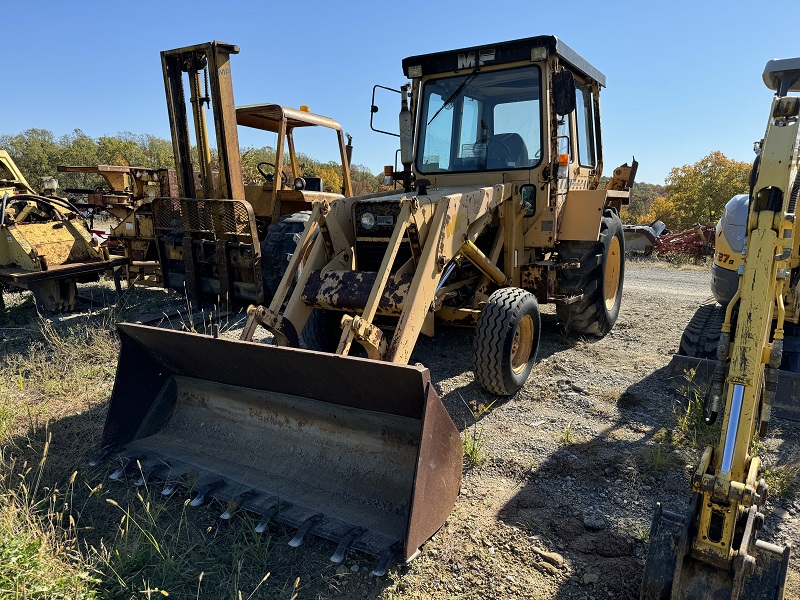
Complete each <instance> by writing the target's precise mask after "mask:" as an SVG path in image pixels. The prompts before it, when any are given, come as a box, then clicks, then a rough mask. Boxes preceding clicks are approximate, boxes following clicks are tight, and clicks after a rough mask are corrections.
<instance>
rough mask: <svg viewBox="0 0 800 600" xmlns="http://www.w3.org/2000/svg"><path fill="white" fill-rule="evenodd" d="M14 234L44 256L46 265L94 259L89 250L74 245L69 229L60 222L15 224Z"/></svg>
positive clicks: (80, 245)
mask: <svg viewBox="0 0 800 600" xmlns="http://www.w3.org/2000/svg"><path fill="white" fill-rule="evenodd" d="M15 230H16V234H17V235H19V236H21V237H22V238H24V239H25V241H26V242H27V243H28V244H29V245H30V246H31V247H32V248H33V249H34V250H35V251H36V254H37V255H38V256H44V257H45V259H46V260H47V264H48V265H53V266H55V265H63V264H64V263H66V262H68V261H73V262H75V261H82V260H91V259H92V258H95V257H94V256H92V255H91V254H90V252H89V248H87V247H86V246H84V245H83V244H80V243H77V244H76V243H75V241H76V240H75V238H74V236H73V235H72V232H70V230H69V228H68V227H67V226H66V225H65V224H64V223H63V222H61V221H50V222H47V223H17V224H16V226H15Z"/></svg>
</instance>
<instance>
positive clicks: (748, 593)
mask: <svg viewBox="0 0 800 600" xmlns="http://www.w3.org/2000/svg"><path fill="white" fill-rule="evenodd" d="M764 80H765V82H767V84H768V86H770V87H771V88H772V89H774V90H775V91H776V95H775V97H774V99H773V102H772V106H771V109H770V116H769V121H768V123H767V131H766V135H765V138H764V142H763V147H762V155H761V161H760V166H759V168H758V172H757V174H756V180H755V185H754V187H753V191H752V194H751V196H750V206H749V216H748V220H747V244H746V247H745V251H744V263H743V265H742V266H741V267H740V269H739V272H738V275H739V285H738V291H737V292H736V294H735V295H734V297H733V299H732V300H731V301H730V303H729V304H728V306H727V309H726V312H725V318H724V321H723V324H722V331H721V335H720V338H719V340H720V341H719V345H718V348H717V359H718V362H717V365H716V369H715V372H714V375H713V378H712V382H711V388H710V403H711V407H710V415H709V418H708V419H707V421H709V424H711V423H713V422H714V421H715V420H716V418H717V416H718V415H719V413H720V410H721V409H720V407H721V406H724V410H722V415H721V416H722V428H721V434H720V438H719V441H718V442H717V444H716V445H715V446H709V447H707V448H706V449H705V451H704V452H703V455H702V458H701V460H700V464H699V465H698V467H697V469H696V471H695V472H694V474H693V475H692V479H691V486H692V492H693V500H692V503H691V507H690V511H689V514H688V515H686V516H681V515H677V514H674V513H670V512H668V511H665V510H663V509H662V508H661V506H660V505H659V506H658V507H657V509H656V514H655V516H654V519H653V525H652V528H651V547H650V553H649V556H648V561H647V566H646V568H645V577H644V581H643V584H642V595H641V597H642V598H643V599H656V598H657V599H666V598H673V599H677V598H714V599H717V598H719V599H722V598H725V599H728V598H730V599H731V600H736V599H738V598H742V599H746V600H751V599H753V598H770V599H774V600H780V599H781V598H783V587H784V582H785V579H786V571H787V567H788V560H789V548H784V547H779V546H775V545H773V544H768V543H766V542H764V541H762V540H758V539H757V537H758V530H759V529H760V527H761V525H762V524H763V522H764V514H763V513H762V512H761V510H762V508H763V505H764V502H765V501H766V495H767V485H766V483H765V481H764V480H763V479H762V478H761V472H762V469H761V463H760V459H759V457H758V456H754V455H753V454H751V450H752V441H753V439H754V437H755V436H757V435H758V436H764V435H765V434H766V431H767V428H768V425H769V421H770V417H771V410H772V405H773V404H774V402H775V399H776V392H777V389H778V378H779V368H780V365H781V360H782V357H783V338H784V324H785V323H786V319H787V317H788V318H791V319H792V320H794V321H796V320H797V317H798V315H797V309H796V305H795V304H794V301H793V302H792V303H790V305H789V306H788V307H787V302H786V299H787V296H791V297H792V298H795V297H796V296H795V295H793V294H790V293H789V292H790V289H789V287H790V284H791V281H792V278H791V272H792V268H793V267H794V268H796V267H797V266H798V264H799V263H798V256H797V246H796V244H795V214H794V213H795V205H796V200H797V198H796V197H793V189H794V185H793V183H794V181H795V179H796V177H797V160H798V155H797V153H798V124H799V119H800V97H796V96H790V95H789V92H790V91H796V90H800V59H791V60H784V61H770V63H768V65H767V70H766V71H765V74H764ZM787 308H788V309H789V310H788V311H787ZM723 401H724V404H723Z"/></svg>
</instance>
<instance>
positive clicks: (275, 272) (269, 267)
mask: <svg viewBox="0 0 800 600" xmlns="http://www.w3.org/2000/svg"><path fill="white" fill-rule="evenodd" d="M310 217H311V211H308V210H303V211H300V212H296V213H293V214H290V215H283V216H282V217H281V218H280V219H278V222H277V223H273V224H272V225H270V226H269V229H268V230H267V235H266V237H264V240H263V241H262V242H261V285H262V288H263V290H264V305H265V306H269V303H270V302H272V298H273V296H275V292H276V291H277V290H278V286H279V285H280V284H281V279H283V274H284V272H285V271H286V267H288V266H289V258H290V257H291V255H292V254H293V253H294V251H295V249H296V248H297V243H298V241H299V237H300V234H301V233H303V229H305V226H306V223H308V219H309V218H310Z"/></svg>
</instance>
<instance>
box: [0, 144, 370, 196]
mask: <svg viewBox="0 0 800 600" xmlns="http://www.w3.org/2000/svg"><path fill="white" fill-rule="evenodd" d="M0 148H3V149H5V150H7V151H8V153H9V154H10V155H11V158H12V159H13V160H14V162H15V163H16V164H17V166H18V167H19V169H20V171H22V174H23V175H25V178H26V179H27V180H28V183H29V184H30V185H31V186H32V187H33V188H34V189H40V187H41V180H42V178H45V177H56V178H57V179H58V181H59V187H60V188H61V189H66V188H94V187H96V186H98V185H103V184H104V180H103V179H102V178H100V177H99V176H96V175H86V174H83V173H57V170H56V167H57V166H58V165H72V166H94V165H122V166H130V167H142V168H148V169H172V168H174V164H175V163H174V156H173V153H172V142H171V141H169V140H165V139H163V138H159V137H156V136H153V135H149V134H135V133H130V132H127V131H126V132H121V133H118V134H117V135H105V136H101V137H99V138H93V137H91V136H88V135H86V134H85V133H84V132H82V131H81V130H80V129H76V130H74V131H73V132H72V133H69V134H66V135H62V136H59V137H56V136H55V135H54V134H53V132H52V131H48V130H46V129H27V130H25V131H23V132H22V133H18V134H10V135H9V134H7V135H0ZM241 157H242V175H243V177H244V182H245V184H246V185H250V184H259V183H263V181H264V178H263V176H262V175H261V174H260V173H259V171H258V164H259V163H262V162H270V163H273V164H274V163H275V148H273V147H271V146H264V147H261V148H254V147H245V148H242V149H241ZM196 158H197V154H196V149H195V150H194V159H195V160H196ZM216 162H217V156H216V150H212V166H214V163H216ZM297 162H298V164H299V166H300V169H301V172H302V176H303V177H321V178H322V180H323V182H324V184H325V189H326V191H331V192H340V191H341V189H342V167H341V164H339V163H337V162H335V161H330V162H322V161H319V160H316V159H314V158H313V157H311V156H308V155H306V154H302V153H300V154H298V155H297ZM288 164H289V158H288V153H284V167H288ZM271 170H272V169H271V168H267V169H266V172H267V173H270V172H271ZM286 171H287V174H290V172H289V170H288V168H287V169H286ZM350 178H351V180H352V184H353V193H354V194H367V193H370V192H373V191H376V190H378V189H379V188H380V186H381V184H382V183H383V177H382V176H378V175H373V174H372V173H371V172H370V171H369V169H368V168H367V167H365V166H363V165H351V167H350Z"/></svg>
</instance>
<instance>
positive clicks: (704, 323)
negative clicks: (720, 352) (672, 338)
mask: <svg viewBox="0 0 800 600" xmlns="http://www.w3.org/2000/svg"><path fill="white" fill-rule="evenodd" d="M724 320H725V309H724V308H723V307H722V306H720V305H719V304H703V305H702V306H701V307H700V308H698V309H697V312H695V313H694V315H693V316H692V318H691V319H690V320H689V324H688V325H686V329H684V330H683V335H682V336H681V345H680V347H679V348H678V354H681V355H683V356H691V357H692V358H708V359H711V360H716V359H717V344H719V335H720V331H721V330H722V322H723V321H724Z"/></svg>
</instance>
